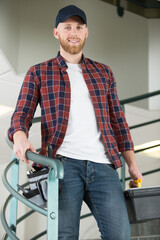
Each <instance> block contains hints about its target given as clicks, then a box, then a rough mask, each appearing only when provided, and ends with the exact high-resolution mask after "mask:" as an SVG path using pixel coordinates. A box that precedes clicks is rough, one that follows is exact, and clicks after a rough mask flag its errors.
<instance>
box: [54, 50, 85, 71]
mask: <svg viewBox="0 0 160 240" xmlns="http://www.w3.org/2000/svg"><path fill="white" fill-rule="evenodd" d="M56 59H57V62H58V65H59V68H61V69H62V68H64V69H67V68H68V66H67V64H66V62H65V60H64V58H63V57H62V56H61V54H60V52H58V54H57V58H56ZM86 63H87V59H86V58H85V57H84V55H82V61H81V65H82V67H83V66H85V64H86Z"/></svg>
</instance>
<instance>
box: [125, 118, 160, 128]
mask: <svg viewBox="0 0 160 240" xmlns="http://www.w3.org/2000/svg"><path fill="white" fill-rule="evenodd" d="M157 122H160V119H156V120H153V121H149V122H144V123H140V124H137V125H133V126H130V127H129V129H130V130H131V129H134V128H138V127H143V126H146V125H149V124H153V123H157Z"/></svg>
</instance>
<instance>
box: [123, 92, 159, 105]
mask: <svg viewBox="0 0 160 240" xmlns="http://www.w3.org/2000/svg"><path fill="white" fill-rule="evenodd" d="M159 94H160V90H158V91H155V92H151V93H145V94H142V95H139V96H136V97H131V98H127V99H123V100H120V104H127V103H131V102H136V101H139V100H143V99H145V98H149V97H153V96H156V95H159Z"/></svg>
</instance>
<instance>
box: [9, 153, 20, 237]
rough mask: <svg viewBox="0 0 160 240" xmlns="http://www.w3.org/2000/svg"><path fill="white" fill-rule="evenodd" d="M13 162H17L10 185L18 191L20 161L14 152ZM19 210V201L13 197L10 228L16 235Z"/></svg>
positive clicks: (14, 165) (10, 207) (12, 168)
mask: <svg viewBox="0 0 160 240" xmlns="http://www.w3.org/2000/svg"><path fill="white" fill-rule="evenodd" d="M11 158H12V160H14V159H16V160H17V162H16V163H15V164H13V166H12V167H11V175H10V184H11V186H12V187H13V188H14V189H15V190H16V191H18V187H17V184H18V181H19V160H18V159H17V158H16V157H15V155H14V154H13V151H12V156H11ZM17 208H18V200H17V199H16V198H15V197H13V198H12V199H11V201H10V205H9V220H8V223H9V226H10V228H11V229H12V232H13V233H15V234H16V227H17V223H16V221H17ZM8 239H9V240H11V239H10V238H8Z"/></svg>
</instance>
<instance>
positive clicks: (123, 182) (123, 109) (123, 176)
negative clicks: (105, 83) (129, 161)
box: [121, 104, 126, 191]
mask: <svg viewBox="0 0 160 240" xmlns="http://www.w3.org/2000/svg"><path fill="white" fill-rule="evenodd" d="M121 108H122V111H123V112H124V114H125V106H124V104H121ZM121 161H122V164H123V166H122V167H121V180H122V188H123V191H124V190H125V175H126V173H125V161H124V158H123V156H122V155H121Z"/></svg>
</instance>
